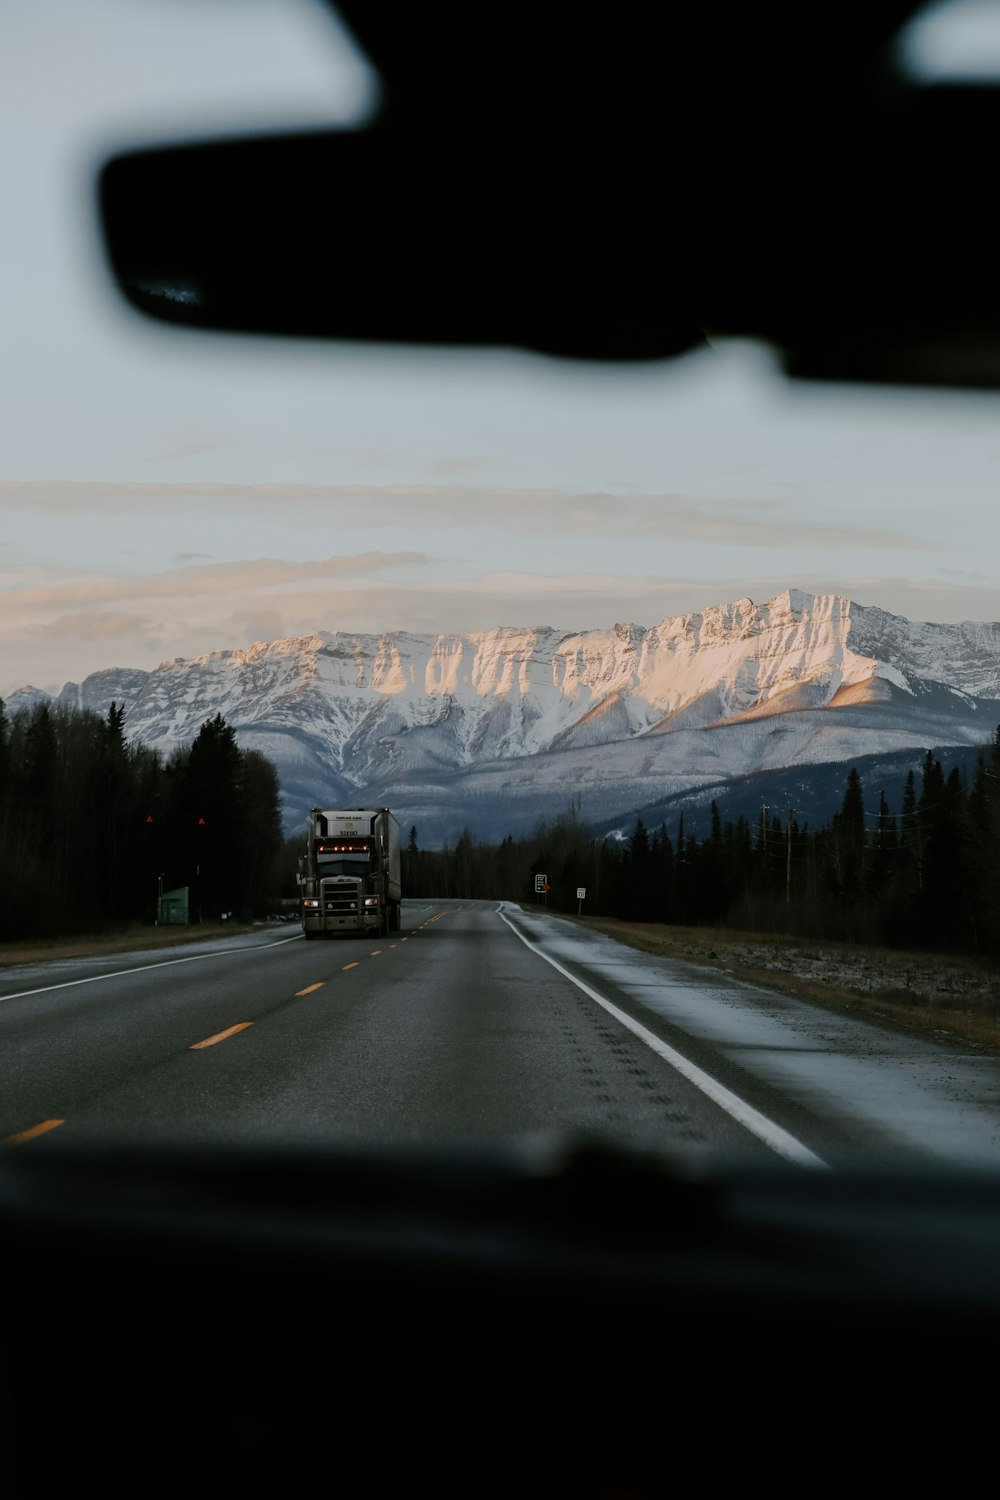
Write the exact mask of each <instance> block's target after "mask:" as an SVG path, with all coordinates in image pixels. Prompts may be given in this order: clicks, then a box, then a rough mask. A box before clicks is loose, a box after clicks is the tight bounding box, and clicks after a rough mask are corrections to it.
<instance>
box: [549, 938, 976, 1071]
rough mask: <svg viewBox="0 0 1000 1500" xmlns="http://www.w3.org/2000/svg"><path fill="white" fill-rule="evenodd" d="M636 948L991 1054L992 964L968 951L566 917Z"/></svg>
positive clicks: (812, 1002) (813, 1002)
mask: <svg viewBox="0 0 1000 1500" xmlns="http://www.w3.org/2000/svg"><path fill="white" fill-rule="evenodd" d="M566 920H568V921H571V922H579V923H580V925H581V926H584V927H590V928H593V929H594V930H595V931H598V932H604V933H607V934H608V936H609V937H613V938H617V939H618V941H619V942H622V943H627V944H628V945H629V946H630V947H632V948H638V949H640V950H641V951H642V952H644V953H654V954H658V955H659V956H661V957H667V958H682V959H685V960H686V961H687V962H689V963H694V964H702V965H704V966H705V967H706V968H711V969H722V970H725V971H726V972H728V973H730V974H732V975H734V977H735V978H737V979H743V980H746V981H748V982H749V983H751V984H760V985H765V986H767V987H768V988H770V989H775V990H781V991H783V992H784V993H786V994H790V995H795V996H797V997H798V998H799V999H802V1000H807V1001H809V1002H810V1003H811V1004H814V1005H823V1006H827V1007H829V1008H830V1009H833V1010H839V1011H845V1010H846V1011H851V1012H853V1013H854V1014H856V1015H867V1016H871V1017H873V1018H875V1019H878V1020H880V1021H883V1022H886V1023H888V1024H890V1025H892V1026H896V1027H898V1028H900V1029H902V1030H905V1031H907V1032H909V1033H913V1032H919V1033H921V1034H925V1035H928V1036H935V1037H938V1038H945V1039H947V1040H948V1041H950V1042H952V1043H954V1041H955V1040H956V1039H960V1040H961V1041H964V1042H966V1043H968V1044H969V1045H970V1046H972V1047H975V1048H976V1049H977V1050H980V1051H988V1052H993V1053H996V1054H997V1055H998V1056H1000V972H998V970H997V968H996V966H991V965H989V964H987V963H984V962H980V961H977V960H976V959H973V958H962V957H956V958H951V957H947V956H945V955H943V954H934V953H912V952H906V951H902V950H899V949H892V948H861V947H857V946H855V945H853V944H850V943H832V942H813V941H809V940H804V939H801V938H793V937H785V936H781V935H772V934H763V933H754V932H727V931H725V930H723V929H721V928H714V927H712V928H710V927H667V926H660V925H658V924H655V923H639V922H618V921H613V920H608V921H604V920H599V919H597V918H593V917H568V918H566Z"/></svg>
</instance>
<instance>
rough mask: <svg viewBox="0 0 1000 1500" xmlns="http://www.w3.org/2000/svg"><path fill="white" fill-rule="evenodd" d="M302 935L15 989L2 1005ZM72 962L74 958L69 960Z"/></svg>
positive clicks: (259, 947)
mask: <svg viewBox="0 0 1000 1500" xmlns="http://www.w3.org/2000/svg"><path fill="white" fill-rule="evenodd" d="M301 937H302V934H301V932H297V933H296V934H295V936H294V937H290V938H279V939H278V941H277V942H276V943H254V944H252V945H251V946H250V947H249V948H223V949H219V950H218V951H216V952H215V953H192V954H190V955H189V956H188V957H187V958H165V959H163V960H161V962H160V963H158V964H136V966H135V968H133V969H112V971H111V973H110V974H90V975H88V976H87V978H86V979H64V980H63V982H62V984H43V985H41V986H39V988H38V989H34V990H15V992H14V993H13V994H12V995H0V1005H2V1004H3V1002H4V1001H5V1000H23V999H24V997H25V995H47V994H49V993H50V991H52V990H70V989H72V988H73V986H74V985H77V984H96V983H97V981H98V980H99V979H121V978H122V977H123V976H124V975H125V974H142V973H144V972H145V970H147V969H169V968H170V967H171V965H172V964H194V963H200V962H202V961H203V960H204V959H206V958H226V957H227V956H231V955H232V954H234V953H260V952H262V951H263V950H264V949H265V948H283V947H284V946H285V944H286V943H297V942H298V941H299V939H300V938H301ZM67 962H70V963H71V962H72V959H70V960H67Z"/></svg>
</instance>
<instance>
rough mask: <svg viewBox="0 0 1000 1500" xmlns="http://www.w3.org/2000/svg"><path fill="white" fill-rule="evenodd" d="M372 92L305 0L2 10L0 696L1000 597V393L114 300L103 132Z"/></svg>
mask: <svg viewBox="0 0 1000 1500" xmlns="http://www.w3.org/2000/svg"><path fill="white" fill-rule="evenodd" d="M966 8H967V9H968V7H966ZM978 8H979V9H980V10H982V6H981V5H980V6H979V7H978ZM972 9H973V10H975V9H976V6H973V7H972ZM997 9H998V7H995V6H994V7H990V13H991V14H992V15H993V16H994V17H995V16H996V12H997ZM918 40H919V38H918ZM922 45H923V44H922ZM973 52H974V55H975V57H976V58H977V59H978V62H977V65H981V59H982V57H983V56H984V55H985V52H984V49H983V47H982V46H981V45H980V46H979V47H978V48H974V49H973ZM911 54H912V57H913V59H915V61H914V66H915V67H916V66H918V65H919V66H920V67H927V65H928V64H927V58H928V56H929V54H928V52H927V48H926V46H923V50H920V49H919V48H918V49H916V50H914V48H913V47H911ZM959 66H960V65H959ZM376 99H377V80H374V79H373V78H372V76H371V74H370V71H369V70H368V69H367V68H366V66H365V64H364V62H363V60H360V59H358V58H357V57H356V55H354V54H353V52H352V49H351V45H350V42H349V40H348V39H347V38H345V36H344V34H343V33H342V31H339V30H338V28H337V27H336V25H335V24H334V23H333V22H332V20H331V17H330V15H329V13H328V12H327V10H326V8H325V7H324V6H322V5H321V4H319V3H318V0H317V3H314V0H241V3H240V4H235V3H233V0H13V3H12V4H11V6H10V7H9V8H8V7H5V10H4V47H3V50H2V52H0V172H2V176H3V187H4V196H3V202H4V206H5V210H6V212H5V214H4V221H3V229H2V239H0V244H2V252H0V255H2V265H3V274H2V277H0V327H2V329H3V354H4V358H3V361H2V366H0V380H2V382H3V389H2V392H0V412H2V422H3V428H2V431H3V439H2V443H0V694H3V693H8V692H10V691H11V690H12V689H13V688H14V687H16V686H18V685H20V684H22V683H25V682H29V681H30V682H33V683H35V684H36V685H38V686H44V687H49V688H58V687H59V686H61V685H62V683H63V682H65V681H67V680H79V679H80V678H82V677H83V676H85V675H86V674H87V673H88V672H90V671H93V670H95V669H96V668H100V667H105V666H112V665H114V666H142V667H151V666H155V665H156V663H157V662H159V661H161V660H163V659H164V658H166V657H171V656H178V655H180V656H187V655H193V654H197V653H200V652H203V651H208V650H213V649H220V648H226V647H233V646H246V645H249V644H251V643H253V642H254V641H257V640H262V639H273V638H276V637H278V636H282V635H287V634H293V633H295V634H297V633H305V632H311V631H313V630H316V629H323V630H364V631H374V630H382V629H391V630H395V629H401V628H402V629H413V630H421V631H464V630H470V629H480V628H487V627H489V626H491V625H496V624H525V625H533V624H539V625H543V624H544V625H555V626H561V627H566V628H573V629H582V628H586V627H589V626H598V625H608V624H611V623H612V622H614V621H615V620H635V621H638V622H640V623H643V624H653V623H655V622H657V621H658V620H660V619H663V618H664V617H665V616H668V615H673V614H677V613H680V612H682V611H686V610H699V609H702V608H704V607H706V606H708V605H711V604H714V603H719V602H722V601H724V600H730V599H735V598H738V597H740V596H743V595H749V596H750V597H751V598H753V599H755V600H758V601H763V600H766V599H768V598H770V597H772V596H773V595H774V594H776V593H778V592H780V591H781V590H782V589H784V588H786V587H789V586H791V587H796V588H800V589H805V590H808V591H810V592H814V593H825V592H837V593H842V594H847V595H850V596H851V597H853V598H855V599H857V600H859V601H860V602H862V603H866V604H879V605H881V606H883V607H884V608H886V609H889V610H892V611H895V612H897V613H899V614H903V615H906V616H908V617H909V618H911V619H933V620H961V619H997V618H1000V520H998V513H1000V505H998V500H1000V396H993V395H990V396H971V395H956V394H928V393H913V394H902V393H892V392H889V393H877V392H872V391H870V390H855V389H840V388H825V387H812V386H793V385H791V384H789V383H787V382H785V381H783V380H782V379H781V377H780V376H779V375H778V373H777V371H776V368H775V365H774V361H773V358H772V356H771V354H770V353H769V351H768V350H767V349H766V348H763V347H759V346H753V345H748V344H737V343H733V344H727V345H722V346H720V347H719V348H717V349H716V350H714V351H713V352H710V353H703V354H699V355H697V356H692V357H690V358H688V359H686V360H682V361H679V362H676V363H672V364H668V365H664V366H656V367H642V368H639V369H634V370H626V371H624V372H623V371H620V370H617V371H615V370H609V369H607V368H603V367H602V368H595V369H591V368H589V367H586V366H578V365H565V366H563V365H560V364H558V363H554V362H551V361H546V360H543V359H539V358H535V357H531V356H527V355H524V356H517V355H511V354H508V353H479V354H454V355H442V354H439V353H432V352H426V353H425V352H413V351H410V352H394V351H387V350H380V351H372V350H364V349H360V348H358V347H354V346H347V345H340V346H336V345H327V346H320V345H315V346H310V345H296V344H280V343H266V342H264V341H248V340H245V339H243V340H235V339H228V338H225V337H216V336H204V335H182V334H176V333H171V332H169V331H166V330H159V329H156V328H155V327H153V326H151V325H146V324H144V323H143V322H142V321H141V320H139V319H138V318H137V317H135V316H134V315H132V314H131V313H129V312H128V311H127V310H125V309H123V308H122V307H120V306H119V305H118V303H117V301H116V299H115V296H114V294H113V292H112V291H111V289H110V287H109V286H108V284H107V280H106V277H105V275H104V271H103V266H102V263H101V259H100V252H99V248H98V246H97V243H96V237H95V235H94V232H93V219H92V195H93V175H94V170H95V168H96V167H97V166H98V165H99V164H100V162H101V160H102V159H103V157H104V156H105V155H106V154H107V153H108V152H109V151H110V150H112V149H114V148H115V147H118V146H129V145H133V144H136V143H140V142H141V143H145V142H149V141H157V140H163V139H171V138H176V136H177V135H178V134H184V135H191V136H197V135H199V134H201V133H207V132H210V131H213V130H239V129H243V128H247V127H260V126H270V127H274V126H283V125H286V126H289V127H301V126H315V125H326V124H330V123H344V122H348V121H351V120H358V119H361V118H362V117H363V116H364V115H365V113H366V111H371V110H372V109H373V108H374V107H375V101H376Z"/></svg>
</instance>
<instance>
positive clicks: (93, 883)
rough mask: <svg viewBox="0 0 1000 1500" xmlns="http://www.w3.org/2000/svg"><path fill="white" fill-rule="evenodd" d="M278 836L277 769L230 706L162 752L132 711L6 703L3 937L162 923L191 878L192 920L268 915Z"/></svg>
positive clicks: (0, 770) (0, 745) (0, 864)
mask: <svg viewBox="0 0 1000 1500" xmlns="http://www.w3.org/2000/svg"><path fill="white" fill-rule="evenodd" d="M280 844H281V830H280V821H279V811H278V779H277V775H276V773H275V770H274V767H273V766H272V764H271V762H270V761H269V760H267V758H266V757H265V756H263V755H261V754H260V753H259V752H258V751H256V750H241V749H240V748H239V746H238V745H237V743H236V735H235V732H234V731H233V729H231V728H230V726H229V725H228V724H226V722H225V720H224V719H223V718H222V716H221V715H216V717H215V718H214V719H210V720H208V721H207V722H206V723H205V724H203V725H202V728H201V730H200V732H199V734H198V736H197V738H196V739H195V741H194V743H193V744H192V745H190V746H187V747H184V748H181V749H177V750H175V751H174V752H173V753H172V754H171V755H170V756H169V757H168V758H167V759H166V760H164V758H163V757H162V756H161V755H160V754H159V752H157V751H155V750H151V749H150V748H148V747H147V746H144V745H139V744H136V743H134V742H133V743H129V742H128V740H127V739H126V736H125V713H124V709H123V707H122V706H120V705H118V704H115V703H112V705H111V707H110V708H109V710H108V713H107V716H106V717H104V718H102V717H101V716H100V715H99V714H96V713H94V712H92V711H90V710H80V709H72V708H68V707H64V706H62V705H49V704H39V705H37V706H36V707H35V708H33V709H23V710H21V711H19V712H18V713H16V714H14V715H12V716H10V717H8V716H7V714H6V712H5V710H4V707H3V702H2V700H0V939H10V938H19V937H26V936H51V935H59V934H66V933H83V932H91V931H96V930H100V929H104V928H109V927H114V926H117V925H120V924H126V923H130V922H146V921H153V920H155V919H156V916H157V906H158V898H159V894H160V891H161V890H165V891H168V890H171V889H176V888H178V887H187V888H188V891H189V899H190V907H189V911H190V919H191V920H192V921H198V920H204V921H217V920H218V919H219V917H220V916H221V914H222V913H223V912H231V913H232V914H233V917H234V918H235V919H238V920H243V921H246V920H250V919H251V917H252V916H254V915H259V914H262V913H263V911H264V909H265V907H266V904H267V902H268V898H269V894H270V892H271V891H273V890H274V889H275V863H276V859H277V856H278V852H279V849H280Z"/></svg>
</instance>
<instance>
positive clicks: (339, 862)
mask: <svg viewBox="0 0 1000 1500" xmlns="http://www.w3.org/2000/svg"><path fill="white" fill-rule="evenodd" d="M367 868H368V856H367V854H345V855H342V856H341V857H340V858H335V857H334V856H332V855H328V854H321V855H320V856H319V870H320V874H321V875H354V876H357V875H363V874H364V873H365V871H366V870H367Z"/></svg>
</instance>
